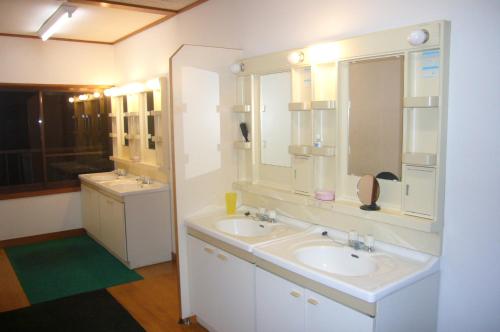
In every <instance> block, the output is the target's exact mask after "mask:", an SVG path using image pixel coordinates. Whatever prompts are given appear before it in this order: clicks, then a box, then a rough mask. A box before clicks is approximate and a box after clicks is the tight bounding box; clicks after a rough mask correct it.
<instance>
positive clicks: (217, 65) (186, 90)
mask: <svg viewBox="0 0 500 332" xmlns="http://www.w3.org/2000/svg"><path fill="white" fill-rule="evenodd" d="M240 57H241V52H240V51H239V50H232V49H224V48H216V47H203V46H192V45H184V46H182V47H181V48H180V49H179V51H178V52H177V53H176V54H175V55H174V56H172V58H171V60H170V61H171V84H172V104H173V105H172V106H173V107H172V112H173V113H172V114H173V119H172V125H173V147H174V161H173V165H172V166H174V170H175V178H174V179H173V180H174V181H175V183H174V188H175V195H173V196H174V200H175V202H174V203H175V204H176V205H175V207H176V219H177V244H178V248H177V253H178V262H179V274H180V290H181V303H182V304H181V306H182V312H181V315H182V317H183V318H186V317H189V316H191V306H190V303H189V289H188V284H189V280H188V264H189V262H188V261H187V249H186V248H187V244H186V240H187V238H186V234H187V233H186V228H185V226H184V220H185V219H186V218H187V217H189V216H190V215H193V214H194V213H196V212H199V211H201V210H207V209H214V208H217V207H223V206H224V202H225V200H224V199H225V198H224V197H225V193H226V192H228V191H232V183H233V182H234V180H235V179H236V177H237V160H236V157H235V154H234V150H233V149H234V148H233V144H234V141H235V140H237V139H239V136H238V135H240V134H239V121H238V118H237V117H235V116H234V114H233V113H232V111H231V107H232V106H233V105H234V104H236V90H237V88H236V86H237V77H236V76H235V75H234V74H232V73H231V72H230V70H229V66H230V65H231V64H232V63H234V62H236V61H237V59H239V58H240Z"/></svg>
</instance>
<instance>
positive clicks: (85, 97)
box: [78, 95, 89, 101]
mask: <svg viewBox="0 0 500 332" xmlns="http://www.w3.org/2000/svg"><path fill="white" fill-rule="evenodd" d="M87 99H89V96H88V95H79V96H78V100H81V101H85V100H87Z"/></svg>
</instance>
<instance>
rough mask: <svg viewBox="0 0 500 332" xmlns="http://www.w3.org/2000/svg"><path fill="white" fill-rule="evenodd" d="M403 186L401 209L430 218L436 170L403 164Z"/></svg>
mask: <svg viewBox="0 0 500 332" xmlns="http://www.w3.org/2000/svg"><path fill="white" fill-rule="evenodd" d="M403 177H404V182H405V183H404V186H403V191H404V192H403V211H405V212H406V213H409V214H417V215H421V216H427V217H429V218H432V217H433V216H434V195H435V189H436V170H435V169H434V168H432V167H418V166H405V167H404V174H403Z"/></svg>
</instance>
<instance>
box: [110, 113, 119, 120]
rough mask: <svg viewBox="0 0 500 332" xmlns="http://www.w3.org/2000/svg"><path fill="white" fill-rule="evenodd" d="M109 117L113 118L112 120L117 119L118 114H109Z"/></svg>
mask: <svg viewBox="0 0 500 332" xmlns="http://www.w3.org/2000/svg"><path fill="white" fill-rule="evenodd" d="M108 117H110V118H112V119H116V117H117V116H116V113H108Z"/></svg>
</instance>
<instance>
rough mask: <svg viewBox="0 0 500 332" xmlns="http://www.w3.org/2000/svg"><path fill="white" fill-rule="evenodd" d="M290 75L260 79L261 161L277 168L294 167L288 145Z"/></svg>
mask: <svg viewBox="0 0 500 332" xmlns="http://www.w3.org/2000/svg"><path fill="white" fill-rule="evenodd" d="M290 101H291V82H290V73H289V72H285V73H277V74H268V75H262V76H261V77H260V110H261V113H260V114H261V162H262V163H263V164H267V165H274V166H285V167H290V166H291V158H290V155H289V154H288V146H289V145H290V139H291V133H290V131H291V123H290V113H289V111H288V103H290Z"/></svg>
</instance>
